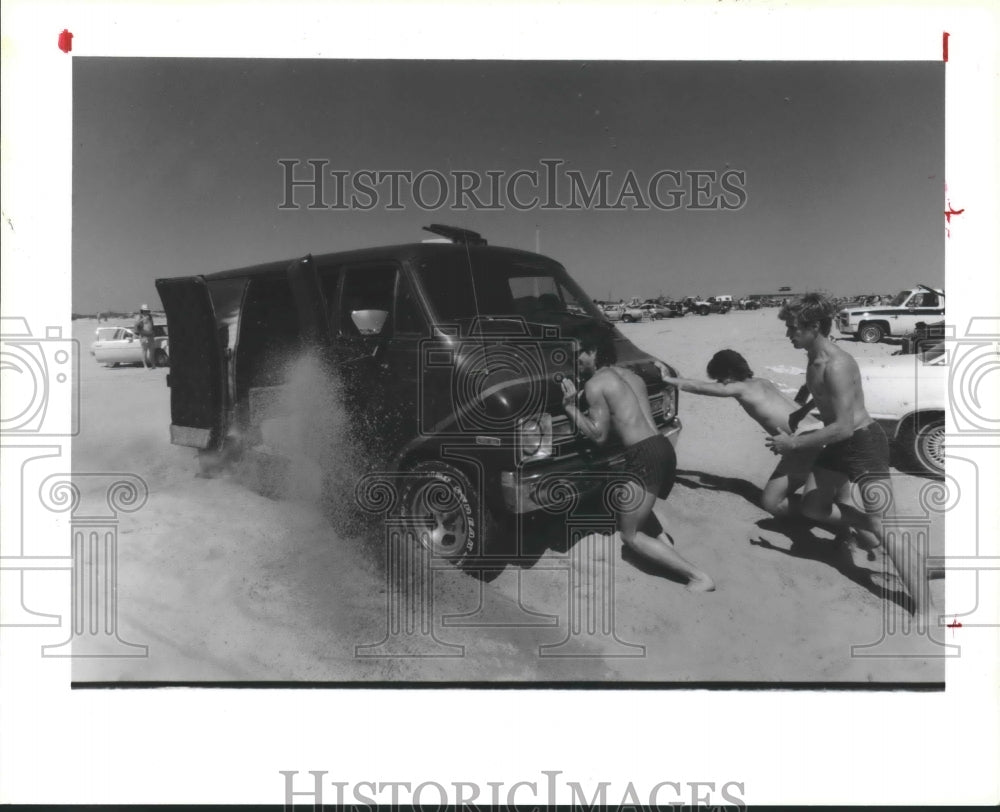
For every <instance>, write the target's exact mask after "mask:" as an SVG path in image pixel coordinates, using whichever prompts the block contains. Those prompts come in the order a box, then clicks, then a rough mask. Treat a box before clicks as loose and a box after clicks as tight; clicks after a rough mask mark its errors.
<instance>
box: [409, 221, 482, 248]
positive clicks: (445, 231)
mask: <svg viewBox="0 0 1000 812" xmlns="http://www.w3.org/2000/svg"><path fill="white" fill-rule="evenodd" d="M424 231H429V232H430V233H431V234H439V235H440V236H442V237H446V238H447V239H448V240H450V241H451V242H453V243H464V244H465V245H486V240H484V239H483V237H482V235H481V234H478V233H477V232H475V231H469V230H468V229H467V228H458V227H457V226H445V225H441V224H440V223H433V224H431V225H429V226H424Z"/></svg>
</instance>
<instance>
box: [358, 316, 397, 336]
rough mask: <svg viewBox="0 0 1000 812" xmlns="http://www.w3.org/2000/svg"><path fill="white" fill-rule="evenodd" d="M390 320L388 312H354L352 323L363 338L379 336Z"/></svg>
mask: <svg viewBox="0 0 1000 812" xmlns="http://www.w3.org/2000/svg"><path fill="white" fill-rule="evenodd" d="M387 318H389V311H388V310H352V311H351V321H353V322H354V326H355V327H357V328H358V332H359V333H361V335H363V336H377V335H378V334H379V333H381V332H382V328H383V327H385V321H386V319H387Z"/></svg>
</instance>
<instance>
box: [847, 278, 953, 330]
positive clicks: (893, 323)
mask: <svg viewBox="0 0 1000 812" xmlns="http://www.w3.org/2000/svg"><path fill="white" fill-rule="evenodd" d="M943 318H944V291H943V290H940V289H937V288H931V287H928V286H927V285H917V286H916V287H915V288H908V289H907V290H904V291H900V293H898V294H897V295H896V298H895V299H893V300H892V302H891V303H890V304H888V305H872V306H867V305H860V306H856V307H847V308H844V309H843V310H841V311H840V312H839V313H838V314H837V330H839V331H840V332H841V333H843V334H844V335H849V336H852V337H854V338H856V339H858V340H859V341H863V342H865V343H866V344H875V343H877V342H879V341H881V340H882V339H883V338H885V337H886V336H902V335H905V334H907V333H911V332H913V330H914V329H916V326H917V322H921V321H923V322H927V321H938V320H941V319H943Z"/></svg>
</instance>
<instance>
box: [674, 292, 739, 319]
mask: <svg viewBox="0 0 1000 812" xmlns="http://www.w3.org/2000/svg"><path fill="white" fill-rule="evenodd" d="M684 307H685V309H686V310H687V312H688V313H697V314H698V315H699V316H707V315H708V314H709V313H721V314H723V315H724V314H726V313H728V312H729V311H730V310H731V309H732V307H733V297H732V296H722V297H719V296H709V297H708V298H707V299H698V298H692V297H688V298H687V299H685V300H684Z"/></svg>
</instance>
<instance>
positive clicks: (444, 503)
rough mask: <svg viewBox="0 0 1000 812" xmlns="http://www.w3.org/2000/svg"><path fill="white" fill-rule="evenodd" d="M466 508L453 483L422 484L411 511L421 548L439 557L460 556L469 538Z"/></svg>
mask: <svg viewBox="0 0 1000 812" xmlns="http://www.w3.org/2000/svg"><path fill="white" fill-rule="evenodd" d="M464 507H465V502H464V500H459V498H458V497H457V496H456V495H455V493H454V491H452V489H451V485H450V481H447V482H446V481H445V480H442V479H435V480H433V481H431V482H429V483H427V484H424V485H421V486H420V487H419V488H418V489H417V490H416V492H415V493H414V495H413V499H412V501H411V503H410V510H408V513H409V514H410V516H411V517H412V518H411V522H412V525H413V530H414V533H415V534H416V537H417V541H418V542H419V544H420V546H421V547H423V548H424V549H425V550H427V551H428V552H430V553H431V555H433V556H436V557H441V558H446V559H454V558H457V557H459V556H460V555H461V554H462V553H463V552H464V550H465V546H466V543H467V541H468V538H469V522H468V519H467V517H466V514H465V511H464V510H463V508H464Z"/></svg>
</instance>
